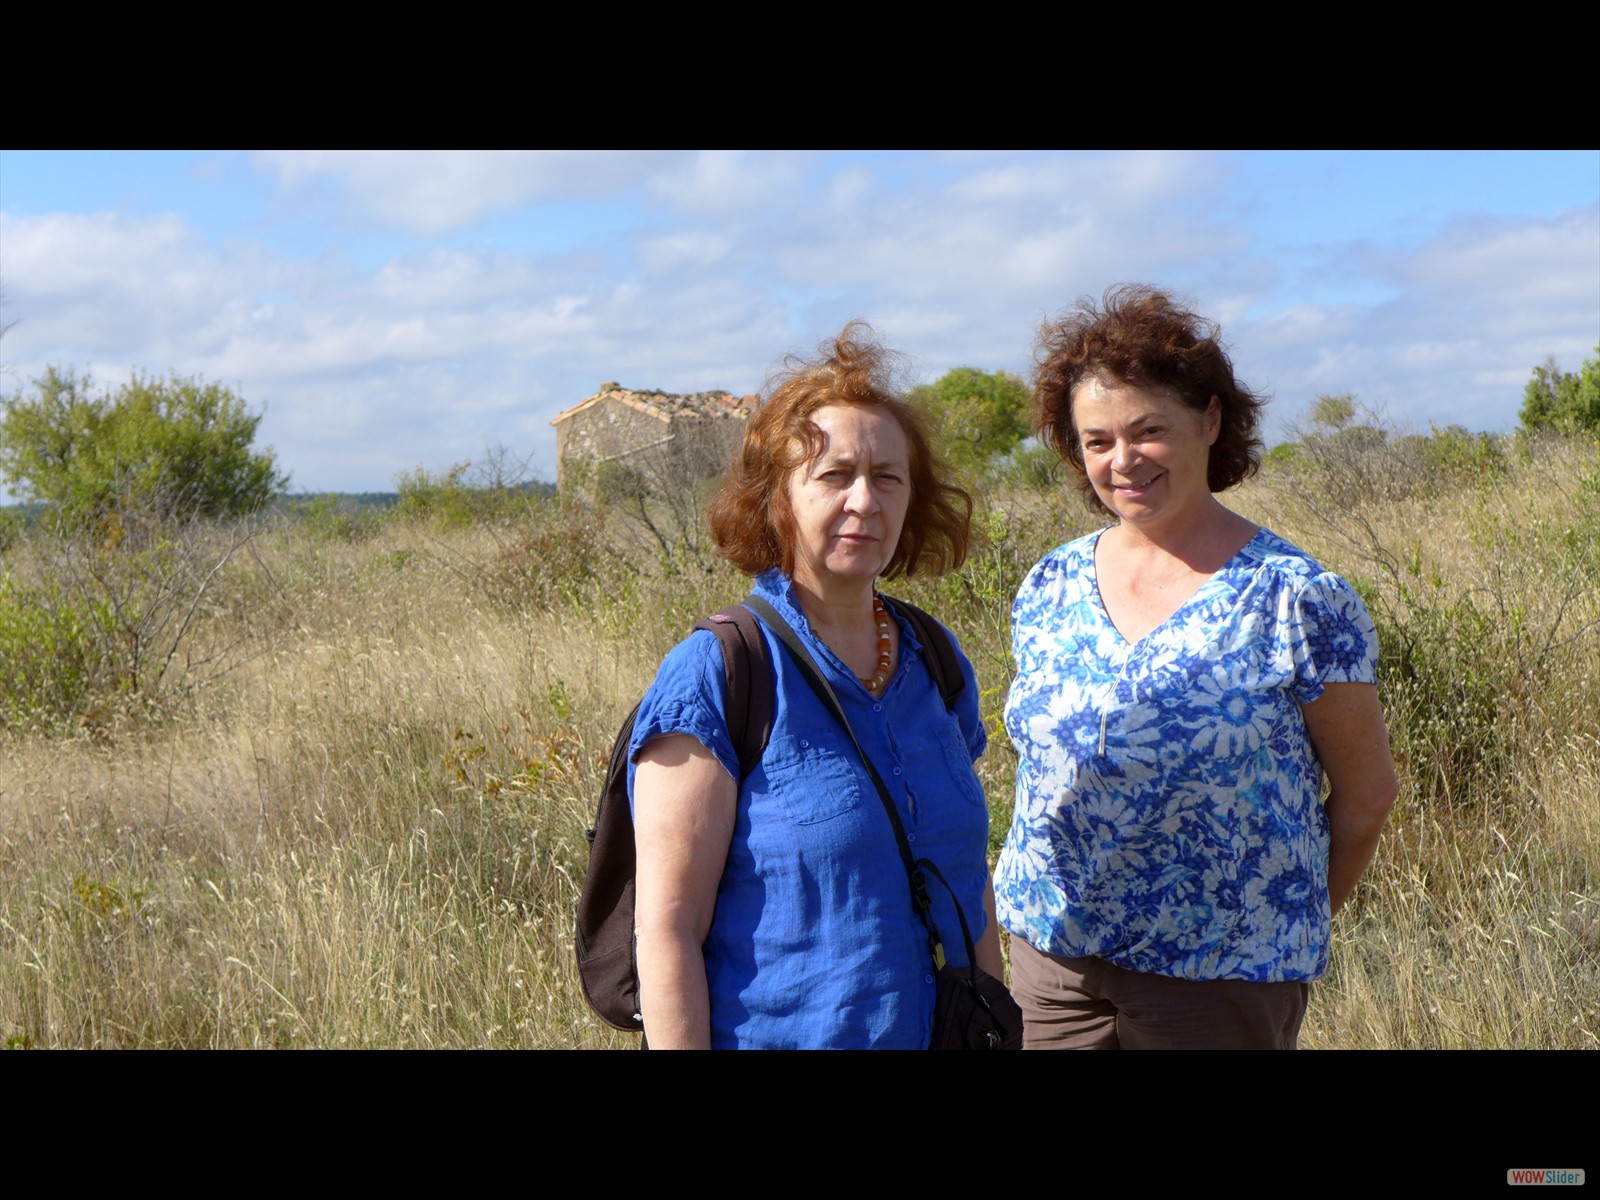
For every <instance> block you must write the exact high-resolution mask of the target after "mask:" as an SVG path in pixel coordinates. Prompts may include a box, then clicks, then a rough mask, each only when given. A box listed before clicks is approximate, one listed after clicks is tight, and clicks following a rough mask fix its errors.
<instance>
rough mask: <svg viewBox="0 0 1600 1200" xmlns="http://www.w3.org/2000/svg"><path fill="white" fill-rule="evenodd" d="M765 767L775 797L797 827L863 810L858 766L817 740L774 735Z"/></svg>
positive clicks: (842, 754)
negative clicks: (861, 807)
mask: <svg viewBox="0 0 1600 1200" xmlns="http://www.w3.org/2000/svg"><path fill="white" fill-rule="evenodd" d="M849 753H850V754H854V753H855V751H854V750H853V749H852V750H851V751H850V752H849ZM765 767H766V774H767V786H768V789H769V791H770V793H771V795H772V796H773V797H774V798H775V799H776V800H777V801H778V803H779V805H780V806H781V807H782V808H783V811H784V812H785V813H786V814H787V815H788V817H789V819H790V820H792V821H794V822H796V823H797V824H800V825H817V824H820V823H821V822H824V821H832V820H835V819H836V818H838V817H842V816H844V815H845V814H846V813H850V812H853V811H855V810H856V809H857V808H859V807H860V806H861V781H860V776H859V773H858V772H857V770H856V767H855V765H854V764H853V763H852V762H851V760H850V758H849V757H847V756H846V755H845V754H844V753H842V752H841V751H839V750H836V749H835V748H833V747H831V746H825V745H822V744H820V743H819V742H818V741H817V739H816V738H814V737H804V738H800V737H794V736H791V735H789V734H777V735H774V736H773V738H772V740H771V741H770V742H769V743H768V744H767V756H766V762H765Z"/></svg>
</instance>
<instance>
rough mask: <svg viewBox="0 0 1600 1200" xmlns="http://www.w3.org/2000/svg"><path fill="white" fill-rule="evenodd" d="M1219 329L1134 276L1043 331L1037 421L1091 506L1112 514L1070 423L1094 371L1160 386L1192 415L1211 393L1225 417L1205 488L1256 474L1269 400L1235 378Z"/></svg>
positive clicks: (1105, 379) (1104, 378)
mask: <svg viewBox="0 0 1600 1200" xmlns="http://www.w3.org/2000/svg"><path fill="white" fill-rule="evenodd" d="M1221 332H1222V331H1221V330H1220V329H1219V328H1218V327H1217V325H1216V324H1214V323H1213V322H1211V321H1207V320H1205V319H1204V318H1202V317H1200V316H1197V315H1196V314H1194V313H1192V312H1189V311H1188V310H1187V309H1184V308H1181V307H1179V305H1178V304H1176V303H1175V302H1174V301H1173V299H1172V297H1171V296H1169V295H1168V294H1167V293H1166V292H1162V291H1158V290H1157V289H1155V288H1152V287H1147V286H1144V285H1142V284H1131V283H1130V284H1122V285H1121V286H1118V287H1113V288H1110V289H1108V290H1107V291H1106V294H1105V296H1104V298H1103V300H1102V302H1101V304H1099V305H1096V304H1095V302H1094V300H1093V298H1092V297H1088V296H1084V297H1082V298H1081V299H1079V301H1078V304H1077V307H1076V308H1075V309H1074V310H1073V311H1072V312H1070V313H1068V314H1067V315H1066V316H1063V317H1062V318H1061V319H1060V320H1058V321H1056V322H1054V323H1052V324H1049V325H1046V326H1045V327H1044V328H1043V329H1042V330H1041V331H1040V333H1039V343H1038V349H1037V352H1036V355H1035V370H1034V376H1033V402H1034V428H1035V430H1036V431H1037V433H1038V435H1039V440H1040V441H1042V442H1044V443H1045V444H1046V445H1047V446H1049V447H1050V448H1051V449H1052V450H1054V451H1055V452H1056V453H1057V454H1059V455H1060V456H1061V460H1062V461H1063V462H1065V463H1066V464H1067V465H1068V466H1069V467H1071V468H1072V469H1073V471H1074V472H1076V474H1077V484H1078V490H1079V491H1080V492H1082V493H1083V495H1084V497H1085V498H1086V499H1087V500H1088V502H1089V504H1090V506H1091V507H1092V508H1096V509H1099V510H1100V511H1102V512H1109V511H1110V510H1109V509H1107V508H1106V506H1105V505H1104V504H1102V503H1101V502H1100V497H1099V496H1097V495H1096V494H1095V490H1094V485H1093V484H1092V483H1091V482H1090V481H1089V476H1088V474H1087V473H1086V472H1085V471H1084V467H1083V447H1082V446H1081V445H1080V444H1079V442H1078V435H1077V431H1076V430H1075V429H1074V428H1073V424H1072V400H1073V392H1074V391H1075V390H1076V389H1077V388H1078V387H1079V386H1080V385H1082V384H1083V383H1085V382H1087V381H1088V380H1089V379H1090V378H1095V379H1098V380H1100V381H1101V382H1102V383H1123V384H1131V385H1132V386H1134V387H1142V388H1166V389H1169V390H1171V391H1173V392H1175V393H1177V395H1178V398H1179V399H1181V400H1182V401H1183V403H1184V404H1186V405H1187V406H1188V407H1190V408H1192V409H1194V410H1195V411H1196V412H1205V411H1206V409H1207V408H1209V407H1210V405H1211V398H1212V397H1213V396H1215V397H1216V398H1217V402H1218V404H1219V406H1220V407H1221V410H1222V424H1221V427H1220V428H1219V430H1218V432H1217V440H1216V443H1215V444H1214V445H1213V446H1212V447H1211V458H1210V462H1209V464H1208V466H1207V470H1206V483H1207V485H1208V486H1209V487H1210V488H1211V490H1212V491H1213V492H1221V491H1226V490H1227V489H1228V488H1231V487H1232V486H1233V485H1234V484H1236V483H1241V482H1243V481H1244V480H1246V479H1248V478H1250V476H1252V475H1254V474H1255V473H1256V471H1257V469H1258V468H1259V467H1260V465H1261V451H1262V443H1261V435H1260V433H1259V426H1260V423H1261V410H1262V408H1263V407H1265V405H1266V399H1265V397H1262V396H1258V395H1256V394H1255V393H1254V392H1252V391H1251V390H1250V389H1249V388H1247V387H1245V386H1244V385H1243V384H1242V383H1240V382H1239V381H1238V380H1237V379H1235V378H1234V375H1233V363H1232V361H1230V360H1229V358H1228V353H1227V351H1226V350H1224V349H1223V347H1222V342H1221V340H1220V334H1221Z"/></svg>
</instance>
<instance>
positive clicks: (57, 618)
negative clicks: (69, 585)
mask: <svg viewBox="0 0 1600 1200" xmlns="http://www.w3.org/2000/svg"><path fill="white" fill-rule="evenodd" d="M106 617H107V613H106V612H105V609H104V606H103V605H92V604H88V603H86V602H84V601H83V600H81V599H79V598H77V597H75V596H73V595H71V594H69V593H68V592H66V591H65V590H64V589H62V588H61V586H60V585H58V584H55V583H46V584H44V585H41V586H32V587H29V586H24V585H23V584H20V583H18V582H17V581H16V580H14V579H0V724H4V725H18V724H23V723H25V722H27V721H29V720H33V719H37V718H41V717H43V718H46V719H58V718H64V717H69V716H72V715H74V714H76V713H81V712H82V711H83V710H84V709H85V708H87V707H88V706H89V705H90V703H91V698H92V697H93V696H94V695H95V694H96V693H97V692H98V691H99V690H100V689H101V688H102V687H104V686H105V684H106V683H107V681H108V680H109V678H110V676H111V675H112V671H111V664H110V663H109V661H108V659H107V656H106V653H105V649H106V648H105V645H104V643H103V642H102V641H101V640H100V638H99V636H98V632H97V631H98V629H99V626H100V625H101V623H103V622H104V621H105V619H106Z"/></svg>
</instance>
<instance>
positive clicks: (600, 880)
mask: <svg viewBox="0 0 1600 1200" xmlns="http://www.w3.org/2000/svg"><path fill="white" fill-rule="evenodd" d="M884 602H885V604H887V605H888V606H889V608H890V609H891V610H893V611H894V612H896V613H897V614H899V615H900V616H902V617H904V618H905V619H906V621H907V622H908V623H909V624H910V626H911V628H912V630H913V631H914V632H915V634H916V637H917V640H918V641H919V642H921V643H922V648H923V657H924V659H925V660H926V661H927V664H928V673H929V674H930V675H932V676H933V681H934V684H935V685H936V686H937V687H938V689H939V696H940V698H941V699H942V700H943V701H944V705H945V707H946V708H947V709H948V708H952V707H954V705H955V702H956V698H957V697H958V696H959V695H960V694H961V691H962V689H963V688H964V687H965V685H966V681H965V679H964V678H963V677H962V674H961V664H960V661H959V660H958V659H957V657H956V649H955V644H954V642H953V641H952V640H951V638H950V635H949V633H947V632H946V631H945V628H944V626H943V625H941V624H939V622H937V621H935V620H934V619H933V618H932V617H930V616H929V615H928V614H927V613H925V612H923V611H922V610H921V609H920V608H917V607H916V606H915V605H911V604H907V603H906V602H905V601H903V600H892V599H890V598H889V597H887V596H885V597H884ZM694 628H695V629H696V630H699V629H705V630H709V631H710V632H711V633H712V634H714V635H715V636H716V639H717V643H718V645H719V646H720V647H721V648H722V667H723V671H724V673H725V677H726V679H727V687H728V703H727V709H726V711H725V713H724V717H725V719H726V720H727V723H728V736H729V739H730V740H731V741H732V742H733V745H734V749H735V750H736V751H737V752H738V754H739V776H740V778H741V779H743V778H744V776H746V775H748V774H750V772H751V771H753V770H755V768H756V767H757V766H758V765H759V764H760V762H761V756H762V755H763V754H764V753H766V749H767V739H768V738H769V737H770V736H771V735H772V721H773V716H774V713H775V712H776V710H777V698H776V696H775V695H774V691H775V689H774V684H773V671H772V659H771V657H770V655H769V654H768V653H767V642H766V638H765V637H764V636H762V626H761V622H760V620H759V619H758V618H757V617H756V615H755V614H754V613H753V612H751V611H750V610H749V609H748V608H745V607H744V606H743V605H742V604H735V605H730V606H729V607H727V608H723V609H719V610H717V611H716V612H715V613H713V614H712V615H711V616H709V617H706V618H704V619H702V620H699V621H696V622H695V625H694ZM638 715H639V705H638V704H635V705H634V706H633V709H632V711H630V712H629V713H628V715H627V717H625V718H624V719H623V722H622V728H621V729H619V730H617V736H616V740H615V741H613V742H612V743H611V762H610V765H609V766H608V767H607V768H606V779H605V784H604V785H603V786H602V787H601V789H600V803H599V805H598V806H597V807H596V809H595V816H594V826H593V827H592V828H590V829H588V830H586V831H585V834H584V836H585V837H586V838H587V839H588V841H589V866H588V869H587V870H586V871H585V872H584V875H583V890H582V891H581V892H580V893H579V895H578V911H577V950H578V978H579V980H580V982H581V983H582V984H583V998H584V999H585V1000H586V1001H588V1003H589V1007H590V1008H592V1009H594V1011H595V1013H596V1014H597V1015H598V1016H599V1017H600V1019H601V1020H602V1021H604V1022H605V1023H606V1024H607V1025H609V1026H611V1027H612V1028H613V1029H621V1030H623V1031H624V1032H629V1033H639V1032H641V1031H642V1030H643V1029H644V1025H643V1017H642V1016H641V1015H640V1011H639V970H638V963H637V960H636V959H635V956H634V933H633V909H634V873H635V869H636V866H637V860H636V858H635V854H634V843H633V811H632V809H631V808H630V807H629V806H628V747H629V745H630V744H631V743H632V741H633V724H634V721H635V719H636V718H637V717H638Z"/></svg>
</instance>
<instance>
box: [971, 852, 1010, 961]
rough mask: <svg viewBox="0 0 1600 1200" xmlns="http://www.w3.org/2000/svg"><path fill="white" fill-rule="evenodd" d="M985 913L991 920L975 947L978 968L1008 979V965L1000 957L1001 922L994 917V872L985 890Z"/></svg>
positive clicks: (990, 874) (990, 875)
mask: <svg viewBox="0 0 1600 1200" xmlns="http://www.w3.org/2000/svg"><path fill="white" fill-rule="evenodd" d="M983 912H984V915H985V916H986V917H988V918H989V927H988V928H987V929H985V930H984V931H983V936H982V937H980V938H979V939H978V944H977V945H976V946H975V947H973V950H974V952H975V953H976V956H977V959H978V966H979V967H980V968H982V969H983V970H984V971H987V972H988V973H989V974H990V975H993V976H994V977H995V978H996V979H1004V978H1005V977H1006V964H1005V961H1004V960H1003V959H1002V958H1001V957H1000V922H999V920H998V919H997V918H996V917H995V915H994V872H992V871H991V872H990V873H989V886H988V887H986V888H984V889H983Z"/></svg>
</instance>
